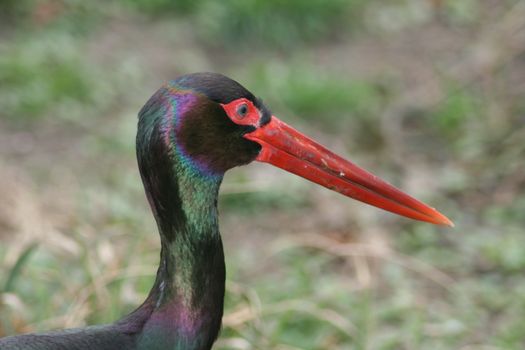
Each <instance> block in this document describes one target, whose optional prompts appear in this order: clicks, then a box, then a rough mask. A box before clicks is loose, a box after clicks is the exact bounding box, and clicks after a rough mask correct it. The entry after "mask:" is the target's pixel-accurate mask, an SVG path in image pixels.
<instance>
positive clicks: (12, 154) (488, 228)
mask: <svg viewBox="0 0 525 350" xmlns="http://www.w3.org/2000/svg"><path fill="white" fill-rule="evenodd" d="M0 6H1V9H2V10H3V11H2V12H1V14H0V17H1V19H2V20H1V21H0V22H2V23H1V24H0V27H1V29H2V34H1V35H0V106H1V107H2V108H1V111H0V149H1V151H0V176H1V177H0V178H1V179H2V181H0V190H1V193H2V197H1V198H0V271H1V273H0V287H1V288H2V289H1V290H0V335H6V334H14V333H18V332H25V331H35V330H46V329H51V328H63V327H74V326H80V325H83V324H95V323H102V322H111V321H113V320H115V319H117V318H118V317H119V316H121V315H123V314H124V313H126V312H128V311H130V310H132V309H133V308H134V307H136V306H137V305H138V304H139V303H140V302H141V301H142V300H143V299H144V297H145V296H146V294H147V292H148V291H149V288H150V286H151V284H152V281H153V277H154V273H155V267H156V266H157V263H158V261H157V260H158V247H159V242H158V237H157V234H156V232H155V225H154V222H153V219H152V217H151V214H150V212H149V208H148V207H147V203H146V201H145V198H144V195H143V190H142V187H141V184H140V180H139V176H138V172H137V169H136V165H135V160H134V150H133V147H134V145H133V142H134V133H135V125H136V112H137V111H138V109H139V108H140V106H141V105H142V103H143V102H144V101H145V100H146V99H147V98H148V97H149V94H151V93H152V92H153V91H154V89H155V88H156V87H158V86H159V85H160V84H161V81H162V79H169V78H172V77H174V76H176V75H178V74H183V73H187V72H186V69H187V67H192V68H194V69H199V70H215V71H220V72H223V73H226V74H228V75H230V76H232V77H234V78H236V79H238V80H239V81H240V82H242V83H243V84H244V85H246V86H247V87H248V88H249V89H250V90H252V91H253V92H255V93H256V94H258V95H260V96H261V97H262V98H263V99H264V100H265V102H266V103H267V104H268V105H269V106H270V108H271V109H272V111H273V112H274V113H275V114H276V115H278V116H279V117H280V118H282V119H285V120H287V121H290V122H291V123H293V124H294V125H297V127H298V128H299V129H301V130H304V131H305V132H307V133H308V134H313V135H314V136H315V137H316V138H319V139H321V140H322V141H324V143H326V144H328V145H329V146H330V147H332V148H335V149H336V150H337V151H338V152H340V153H343V154H346V155H348V156H349V157H350V158H351V159H354V160H356V161H357V162H358V163H359V164H362V165H365V166H366V167H367V168H370V169H371V170H373V171H374V172H375V173H378V174H381V176H382V177H386V178H388V179H389V180H391V181H392V182H394V183H395V184H397V185H399V186H401V187H402V188H403V189H405V190H407V191H408V192H410V193H413V194H415V195H416V196H418V197H422V198H423V199H425V201H427V202H429V203H432V204H433V205H435V206H436V207H438V208H439V209H440V210H442V211H443V212H444V213H446V214H447V215H449V216H450V217H451V218H452V219H453V220H454V221H455V222H456V225H457V226H456V228H455V229H454V230H448V229H442V228H437V227H433V226H429V225H425V224H420V223H414V222H409V221H407V220H404V219H400V218H395V217H393V216H390V215H388V214H383V213H380V212H379V211H378V210H375V209H371V208H368V207H364V206H361V205H359V204H356V203H354V202H351V201H347V200H346V199H345V198H340V197H338V196H337V195H335V194H331V193H327V192H326V191H324V190H323V189H319V188H315V187H314V186H312V185H310V184H309V183H307V182H304V181H301V180H299V179H296V178H294V177H292V176H291V175H286V174H281V173H280V172H278V171H275V170H272V169H268V168H266V167H262V166H260V165H259V166H250V167H246V168H242V169H236V170H235V171H234V172H232V174H229V175H228V176H227V178H226V181H225V184H224V186H223V193H222V194H221V198H220V210H221V219H222V221H221V230H222V232H223V237H224V240H225V249H226V255H227V266H228V282H227V284H228V287H227V299H226V306H227V308H226V313H225V318H224V327H223V331H222V334H221V337H220V339H219V342H218V344H217V346H216V348H218V349H232V348H233V349H327V348H329V349H349V348H350V349H522V348H523V344H524V343H525V335H524V332H523V329H525V317H524V316H523V315H525V278H523V273H522V272H523V269H524V268H525V259H524V257H525V244H524V243H525V242H524V237H525V235H524V234H525V232H524V229H523V228H524V227H525V219H524V216H523V215H522V213H523V212H524V210H525V177H524V174H525V169H524V163H523V159H525V143H524V142H523V140H524V139H525V119H524V113H525V108H524V104H523V97H524V96H525V87H524V86H523V77H525V64H524V61H523V59H522V56H523V52H524V51H525V47H524V45H523V42H524V41H523V40H521V38H523V36H524V32H525V21H524V20H523V18H525V16H524V14H525V9H524V6H523V4H522V3H520V2H519V1H505V2H498V3H492V2H491V3H489V2H487V3H484V2H476V1H464V2H456V1H417V0H403V1H401V0H400V1H393V2H391V3H389V4H388V6H387V5H385V4H384V3H383V2H379V1H368V2H365V1H357V0H356V1H341V0H330V1H295V0H294V1H288V2H286V1H278V0H272V1H262V0H261V1H259V0H250V1H236V0H231V1H224V2H221V3H218V2H212V1H202V2H191V1H166V0H156V1H143V0H119V1H116V2H112V3H111V4H110V3H108V2H103V1H93V2H89V3H87V2H82V1H76V0H61V1H59V0H42V1H33V0H24V1H7V2H3V3H2V5H0ZM195 58H199V59H198V60H197V59H195ZM480 62H481V63H480Z"/></svg>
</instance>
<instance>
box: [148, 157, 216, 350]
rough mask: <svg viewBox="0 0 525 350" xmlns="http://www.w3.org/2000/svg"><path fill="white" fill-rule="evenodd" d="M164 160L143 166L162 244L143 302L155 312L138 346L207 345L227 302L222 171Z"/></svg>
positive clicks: (205, 347) (194, 347) (178, 346)
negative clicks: (220, 209) (210, 171)
mask: <svg viewBox="0 0 525 350" xmlns="http://www.w3.org/2000/svg"><path fill="white" fill-rule="evenodd" d="M166 158H168V157H166ZM158 160H160V159H158ZM164 161H166V162H167V161H168V160H167V159H163V161H161V162H160V163H157V164H155V166H150V167H147V168H146V167H141V174H142V178H143V182H144V185H145V188H146V193H147V195H148V200H149V201H150V205H151V207H152V210H153V213H154V215H155V219H156V221H157V225H158V228H159V232H160V238H161V245H162V250H161V257H160V266H159V269H158V272H157V277H156V280H155V284H154V286H153V288H152V290H151V292H150V295H149V297H148V300H146V302H145V304H144V305H143V307H146V308H148V309H151V314H150V316H149V318H148V320H147V321H146V323H145V325H144V327H143V330H142V334H141V337H140V339H139V348H141V349H142V348H144V349H157V348H159V349H208V348H210V347H211V345H212V343H213V341H214V340H215V338H216V337H217V334H218V332H219V329H220V324H221V319H222V314H223V303H224V288H225V266H224V253H223V248H222V242H221V238H220V235H219V229H218V212H217V196H218V191H219V186H220V183H221V181H222V176H219V177H217V176H207V175H205V174H202V173H199V172H196V171H195V169H194V168H192V167H190V166H188V165H187V164H185V163H184V162H183V161H181V159H176V158H175V159H170V160H169V164H164Z"/></svg>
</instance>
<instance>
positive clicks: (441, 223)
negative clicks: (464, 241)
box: [439, 215, 456, 227]
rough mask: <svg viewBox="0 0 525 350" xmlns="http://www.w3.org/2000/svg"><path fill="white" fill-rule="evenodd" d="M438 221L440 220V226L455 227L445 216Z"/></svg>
mask: <svg viewBox="0 0 525 350" xmlns="http://www.w3.org/2000/svg"><path fill="white" fill-rule="evenodd" d="M440 219H441V222H440V223H439V224H440V225H443V226H449V227H456V225H454V223H453V222H452V220H450V219H449V218H447V217H446V216H445V215H442V216H441V218H440Z"/></svg>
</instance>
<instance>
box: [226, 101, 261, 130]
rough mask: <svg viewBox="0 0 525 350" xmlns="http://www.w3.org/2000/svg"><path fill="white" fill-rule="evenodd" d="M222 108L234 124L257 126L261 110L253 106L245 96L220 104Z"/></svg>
mask: <svg viewBox="0 0 525 350" xmlns="http://www.w3.org/2000/svg"><path fill="white" fill-rule="evenodd" d="M221 106H222V108H224V111H225V112H226V115H228V118H230V119H231V120H232V121H233V122H234V123H235V124H239V125H252V126H255V127H258V126H259V119H261V112H260V111H259V110H258V109H257V107H255V105H254V104H253V102H252V101H250V100H248V99H246V98H239V99H236V100H233V101H231V102H229V103H226V104H221Z"/></svg>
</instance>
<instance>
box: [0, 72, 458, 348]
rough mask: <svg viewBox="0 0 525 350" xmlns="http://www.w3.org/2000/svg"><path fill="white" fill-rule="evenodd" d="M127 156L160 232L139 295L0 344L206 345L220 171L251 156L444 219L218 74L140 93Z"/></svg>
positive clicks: (219, 294) (216, 273) (378, 202)
mask: <svg viewBox="0 0 525 350" xmlns="http://www.w3.org/2000/svg"><path fill="white" fill-rule="evenodd" d="M137 159H138V164H139V169H140V174H141V177H142V181H143V184H144V188H145V192H146V196H147V198H148V201H149V204H150V206H151V208H152V211H153V214H154V216H155V219H156V222H157V226H158V230H159V233H160V237H161V253H160V265H159V268H158V271H157V277H156V279H155V283H154V285H153V287H152V289H151V291H150V293H149V295H148V297H147V299H146V300H145V301H144V303H143V304H142V305H141V306H140V307H138V308H137V309H136V310H135V311H133V312H132V313H131V314H129V315H127V316H125V317H124V318H122V319H121V320H119V321H117V322H115V323H113V324H110V325H102V326H91V327H87V328H82V329H70V330H64V331H55V332H49V333H39V334H26V335H18V336H11V337H6V338H2V339H0V350H26V349H30V350H32V349H34V350H48V349H49V350H51V349H53V350H55V349H64V350H66V349H67V350H69V349H78V350H81V349H93V350H106V349H107V350H110V349H111V350H114V349H117V350H124V349H126V350H127V349H132V350H133V349H137V350H139V349H144V350H146V349H148V350H156V349H158V350H161V349H172V350H201V349H210V348H211V347H212V344H213V342H214V341H215V339H216V338H217V336H218V333H219V330H220V325H221V318H222V314H223V302H224V290H225V263H224V253H223V247H222V242H221V237H220V234H219V225H218V212H217V198H218V192H219V187H220V184H221V182H222V179H223V176H224V173H225V172H226V171H227V170H228V169H230V168H233V167H235V166H239V165H243V164H247V163H249V162H251V161H253V160H258V161H262V162H267V163H271V164H274V165H276V166H278V167H281V168H283V169H285V170H288V171H290V172H293V173H295V174H297V175H299V176H302V177H305V178H307V179H309V180H311V181H313V182H316V183H318V184H321V185H323V186H325V187H329V188H330V189H333V190H336V191H338V192H340V193H342V194H344V195H346V196H350V197H353V198H356V199H358V200H361V201H364V202H367V203H369V204H372V205H375V206H378V207H381V208H383V209H386V210H390V211H393V212H396V213H398V214H401V215H404V216H408V217H411V218H414V219H418V220H423V221H428V222H432V223H436V224H449V225H450V224H451V222H450V221H449V220H448V219H446V218H445V217H444V216H443V215H441V214H439V213H438V212H437V211H435V210H434V209H431V208H429V207H427V206H426V205H424V204H422V203H420V202H418V201H416V200H415V199H413V198H411V197H409V196H407V195H405V194H403V193H402V192H400V191H399V190H397V189H395V188H394V187H392V186H390V185H388V184H386V183H384V182H382V181H381V180H380V179H378V178H377V177H375V176H373V175H371V174H369V173H367V172H365V171H364V170H362V169H360V168H358V167H357V166H355V165H353V164H352V163H350V162H348V161H345V160H343V159H342V158H340V157H339V156H337V155H335V154H333V153H331V152H330V151H328V150H326V149H325V148H324V147H322V146H320V145H319V144H317V143H315V142H314V141H312V140H310V139H308V138H306V137H305V136H304V135H302V134H300V133H298V132H297V131H295V130H294V129H292V128H290V127H289V126H287V125H286V124H284V123H282V122H280V121H279V120H278V119H277V118H275V117H274V116H272V115H271V114H270V112H269V110H268V109H267V108H266V107H265V106H264V105H263V104H262V102H261V101H260V100H259V99H257V98H255V97H254V96H253V95H252V94H251V93H250V92H249V91H248V90H246V89H245V88H244V87H242V86H241V85H240V84H238V83H237V82H235V81H233V80H231V79H229V78H227V77H225V76H222V75H219V74H213V73H196V74H190V75H186V76H182V77H180V78H178V79H176V80H174V81H171V82H169V83H168V84H166V85H165V86H163V87H161V88H160V89H159V90H158V91H157V92H156V93H155V94H154V95H153V96H152V97H151V98H150V100H149V101H148V102H147V103H146V105H145V106H144V107H143V108H142V110H141V112H140V114H139V123H138V132H137Z"/></svg>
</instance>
